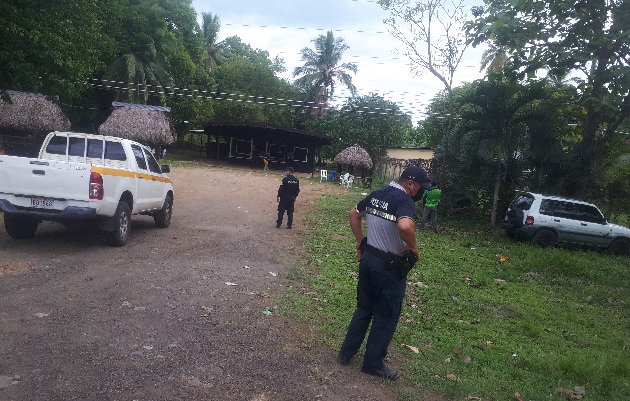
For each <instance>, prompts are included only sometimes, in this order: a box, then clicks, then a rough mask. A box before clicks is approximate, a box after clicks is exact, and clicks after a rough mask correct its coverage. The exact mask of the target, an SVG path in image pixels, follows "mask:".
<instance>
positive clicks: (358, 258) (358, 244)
mask: <svg viewBox="0 0 630 401" xmlns="http://www.w3.org/2000/svg"><path fill="white" fill-rule="evenodd" d="M356 256H357V260H361V241H357V252H356Z"/></svg>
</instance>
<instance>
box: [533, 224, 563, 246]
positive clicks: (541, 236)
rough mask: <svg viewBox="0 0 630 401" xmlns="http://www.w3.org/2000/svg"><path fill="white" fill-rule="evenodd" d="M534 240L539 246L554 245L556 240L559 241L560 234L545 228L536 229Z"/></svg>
mask: <svg viewBox="0 0 630 401" xmlns="http://www.w3.org/2000/svg"><path fill="white" fill-rule="evenodd" d="M532 242H533V243H534V244H536V245H538V246H541V247H543V248H547V247H549V246H554V245H555V244H556V242H558V236H557V235H556V233H554V232H553V231H551V230H549V229H546V228H543V229H540V230H538V231H536V234H534V238H532Z"/></svg>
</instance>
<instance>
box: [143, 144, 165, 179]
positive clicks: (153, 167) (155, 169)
mask: <svg viewBox="0 0 630 401" xmlns="http://www.w3.org/2000/svg"><path fill="white" fill-rule="evenodd" d="M143 150H144V157H146V159H147V162H149V170H150V171H151V172H152V173H156V174H160V173H161V172H162V169H161V168H160V165H159V164H158V162H157V161H155V157H153V155H152V154H151V152H148V151H147V150H146V149H143Z"/></svg>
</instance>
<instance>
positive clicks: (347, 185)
mask: <svg viewBox="0 0 630 401" xmlns="http://www.w3.org/2000/svg"><path fill="white" fill-rule="evenodd" d="M353 182H354V176H353V175H351V176H350V177H348V180H347V181H346V188H350V187H351V186H352V183H353Z"/></svg>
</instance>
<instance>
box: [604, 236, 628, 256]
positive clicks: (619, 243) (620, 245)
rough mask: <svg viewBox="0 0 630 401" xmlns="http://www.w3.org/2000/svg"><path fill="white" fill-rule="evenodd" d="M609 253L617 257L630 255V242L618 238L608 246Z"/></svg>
mask: <svg viewBox="0 0 630 401" xmlns="http://www.w3.org/2000/svg"><path fill="white" fill-rule="evenodd" d="M608 252H610V253H614V254H615V255H630V240H627V239H625V238H617V239H615V240H614V241H613V242H611V243H610V245H608Z"/></svg>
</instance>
